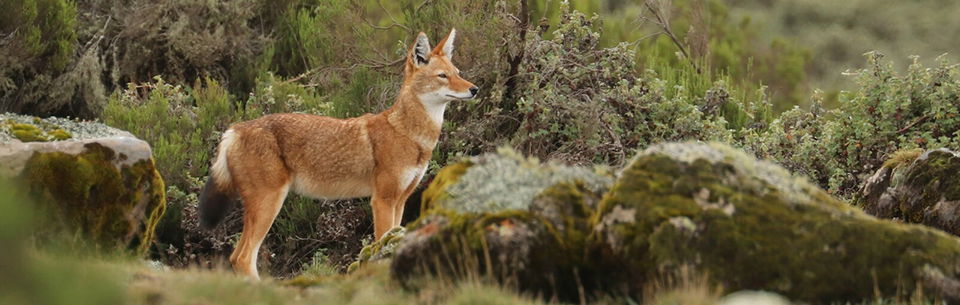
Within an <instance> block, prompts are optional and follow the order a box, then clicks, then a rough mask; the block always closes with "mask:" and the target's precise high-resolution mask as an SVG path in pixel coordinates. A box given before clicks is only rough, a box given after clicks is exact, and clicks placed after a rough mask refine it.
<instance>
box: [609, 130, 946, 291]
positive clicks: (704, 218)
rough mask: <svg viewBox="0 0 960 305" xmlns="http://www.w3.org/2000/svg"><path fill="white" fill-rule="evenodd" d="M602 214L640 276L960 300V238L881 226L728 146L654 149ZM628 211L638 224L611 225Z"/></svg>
mask: <svg viewBox="0 0 960 305" xmlns="http://www.w3.org/2000/svg"><path fill="white" fill-rule="evenodd" d="M600 209H601V211H600V213H601V214H602V215H604V216H603V217H602V218H601V220H600V223H601V225H602V226H603V228H602V229H601V232H600V233H601V235H602V236H604V238H605V240H604V243H605V244H606V245H607V246H609V247H610V248H612V249H613V251H614V253H616V254H617V255H619V256H621V257H625V258H630V259H629V263H628V265H627V267H626V268H627V269H628V270H629V272H630V273H633V274H638V275H642V274H646V275H650V274H657V273H662V272H668V271H669V270H673V269H676V268H680V267H693V268H695V269H697V270H700V271H701V272H704V273H706V274H709V275H710V277H711V278H712V279H714V280H716V281H717V282H720V283H722V284H723V285H724V287H726V288H729V289H734V290H739V289H759V290H768V291H775V292H778V293H781V294H783V295H784V296H787V297H789V298H791V299H795V300H801V301H808V302H815V303H829V302H836V301H858V300H862V299H867V298H871V297H874V296H876V293H877V292H879V293H880V294H881V295H884V296H894V295H896V293H897V292H898V291H913V290H914V289H916V287H918V286H919V287H923V288H924V289H927V290H928V291H927V293H928V295H938V296H942V297H947V298H957V297H960V296H958V295H956V294H957V292H956V291H944V290H941V289H938V288H936V287H943V286H944V285H947V286H949V284H950V283H956V282H957V276H958V274H960V240H958V239H957V238H955V237H953V236H949V235H947V234H943V233H942V232H939V231H937V230H931V229H928V228H926V227H922V226H916V225H904V224H899V223H894V222H890V221H884V220H879V219H876V218H874V217H871V216H869V215H866V214H865V213H863V212H862V211H860V210H859V209H857V208H855V207H852V206H849V205H847V204H845V203H843V202H840V201H839V200H837V199H835V198H833V197H831V196H830V195H829V194H827V193H826V192H824V191H823V190H821V189H819V188H818V187H816V186H814V185H812V184H811V183H809V182H807V181H806V180H804V179H801V178H797V177H795V176H793V175H791V174H790V173H788V172H787V171H786V170H784V169H782V168H780V167H779V166H776V165H773V164H771V163H767V162H764V161H757V160H755V159H753V158H752V157H749V156H747V155H745V154H744V153H742V152H740V151H737V150H735V149H733V148H730V147H728V146H725V145H722V144H695V143H685V144H678V143H672V144H663V145H657V146H654V147H652V148H649V149H647V150H646V151H644V152H643V153H641V154H640V155H638V156H637V157H636V158H634V159H633V162H631V164H630V165H629V166H627V167H626V168H625V169H624V170H623V172H622V173H621V176H620V178H619V179H618V181H617V183H616V185H615V186H614V187H613V189H612V190H611V191H610V192H609V193H608V194H607V195H606V196H605V197H604V201H603V202H602V203H601V208H600ZM618 210H619V211H628V214H634V215H635V216H634V217H632V219H628V218H624V217H619V216H611V215H614V214H613V213H615V212H616V211H618ZM610 217H613V218H615V219H616V220H611V219H610ZM647 277H649V276H647ZM641 282H642V281H641Z"/></svg>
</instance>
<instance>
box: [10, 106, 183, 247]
mask: <svg viewBox="0 0 960 305" xmlns="http://www.w3.org/2000/svg"><path fill="white" fill-rule="evenodd" d="M0 122H3V123H4V125H6V126H0V139H3V141H2V142H0V176H2V177H9V178H12V180H14V181H16V182H19V185H20V186H21V189H20V191H22V192H23V193H25V194H28V195H29V196H30V197H32V199H33V201H35V202H37V203H38V207H37V208H38V209H39V210H41V211H43V212H44V213H43V214H44V215H50V217H49V218H48V219H45V220H44V223H43V224H42V225H40V226H37V227H38V228H39V229H38V232H37V233H38V237H41V238H42V237H44V236H53V235H52V234H48V233H54V232H56V233H62V232H67V233H76V232H79V233H80V235H79V236H83V237H84V238H86V239H89V240H92V241H94V242H96V243H97V244H99V245H100V246H103V247H130V248H132V249H134V250H135V251H137V252H138V253H144V252H145V251H146V250H147V248H148V247H149V244H150V241H151V240H152V239H153V232H154V227H155V226H156V224H157V222H158V221H159V219H160V216H161V215H162V214H163V212H164V209H165V207H166V203H165V197H164V184H163V179H161V177H160V174H159V173H158V172H157V170H156V168H155V167H154V161H153V157H152V154H151V151H150V146H149V145H148V144H147V143H146V142H144V141H142V140H139V139H136V138H135V137H133V136H132V135H130V134H129V133H127V132H124V131H120V130H116V129H113V128H109V127H107V126H105V125H102V124H98V123H92V122H74V121H70V120H64V119H43V120H41V119H36V118H31V117H25V116H18V115H12V114H4V115H0ZM30 126H32V127H30ZM18 131H26V133H24V132H18ZM57 134H61V135H63V134H66V135H70V136H69V137H67V136H56V135H57ZM25 135H29V137H27V136H25ZM24 137H26V140H30V141H21V140H20V139H21V138H24Z"/></svg>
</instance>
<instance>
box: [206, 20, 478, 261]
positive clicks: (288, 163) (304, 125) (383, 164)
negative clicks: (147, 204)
mask: <svg viewBox="0 0 960 305" xmlns="http://www.w3.org/2000/svg"><path fill="white" fill-rule="evenodd" d="M421 34H422V33H421ZM448 38H449V36H448ZM446 40H447V38H444V40H443V41H441V43H440V44H438V45H437V47H436V48H435V49H433V51H432V52H431V55H430V61H429V63H428V64H426V65H421V66H418V65H417V64H416V63H415V62H414V61H413V59H412V56H408V58H407V62H406V64H405V67H404V82H403V86H402V87H401V89H400V94H399V96H398V98H397V100H396V103H395V104H394V105H393V106H392V107H391V108H389V109H387V110H385V111H383V112H381V113H378V114H367V115H364V116H361V117H357V118H350V119H335V118H330V117H322V116H315V115H308V114H273V115H267V116H264V117H262V118H259V119H256V120H251V121H246V122H241V123H237V124H235V125H233V126H231V127H230V130H232V131H233V132H234V133H235V139H234V141H233V143H228V145H223V146H222V148H221V152H220V153H221V154H226V155H225V157H226V159H225V160H226V162H225V163H226V167H227V171H221V172H226V173H227V174H229V177H217V179H216V180H215V181H218V183H220V181H228V182H225V183H221V185H218V186H217V187H218V188H219V189H221V190H222V191H224V192H230V193H234V194H236V195H238V196H239V197H240V199H241V200H242V201H243V205H244V216H243V233H242V235H241V238H240V242H239V243H238V244H237V247H236V249H235V250H234V252H233V254H232V255H231V256H230V261H231V263H232V264H233V266H234V269H235V270H237V271H238V272H240V273H243V274H246V275H248V276H250V277H252V278H259V277H258V275H257V270H256V254H257V251H258V249H259V246H260V243H261V242H262V241H263V239H264V237H265V236H266V234H267V231H269V229H270V226H271V225H272V224H273V221H274V218H275V217H276V215H277V213H278V212H279V211H280V206H281V205H282V203H283V198H285V197H286V195H287V193H288V190H293V191H295V192H298V193H301V194H304V195H308V196H312V197H318V198H352V197H366V196H372V200H371V205H372V207H373V222H374V237H375V238H376V239H379V238H380V237H381V236H382V235H383V234H384V233H386V232H387V231H388V230H389V229H390V228H392V227H395V226H398V225H399V224H400V219H401V216H402V215H403V204H404V202H405V201H406V199H407V197H409V196H410V194H411V193H412V192H413V190H414V188H415V187H416V185H417V184H418V183H419V182H420V179H421V178H422V171H420V172H419V173H417V172H416V171H414V170H416V169H420V168H425V166H426V165H427V163H428V162H429V160H430V157H431V155H432V154H433V149H434V147H435V146H436V143H437V139H438V138H439V137H440V124H438V122H437V121H435V120H434V119H432V118H431V117H430V114H428V111H427V109H426V107H427V106H425V104H424V102H423V101H422V100H421V99H420V96H421V94H424V93H427V92H433V91H435V90H438V89H440V88H444V87H446V88H449V89H450V90H452V91H455V92H458V93H461V92H468V91H469V90H470V88H474V85H473V84H472V83H470V82H468V81H466V80H464V79H463V78H461V77H460V76H459V70H457V68H456V67H454V66H453V64H452V63H451V62H450V59H449V56H447V54H444V52H443V49H442V47H443V46H444V42H445V41H446ZM412 54H413V50H411V55H412ZM440 72H443V73H446V75H447V76H448V77H447V78H446V79H442V78H440V77H438V76H437V75H438V74H439V73H440ZM441 111H442V108H441ZM214 173H217V172H216V171H214ZM410 173H417V174H416V175H415V176H410ZM408 176H410V177H408ZM408 178H412V179H411V180H410V181H409V182H407V181H402V182H401V181H400V180H401V179H408ZM401 183H403V184H405V185H401Z"/></svg>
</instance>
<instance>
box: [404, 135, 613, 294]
mask: <svg viewBox="0 0 960 305" xmlns="http://www.w3.org/2000/svg"><path fill="white" fill-rule="evenodd" d="M612 181H613V178H612V175H610V174H609V173H605V172H604V171H603V169H596V170H592V169H586V168H576V167H567V166H562V165H558V164H540V163H539V162H537V161H536V160H534V159H527V158H524V157H523V156H520V155H518V154H517V153H516V152H513V151H511V150H501V151H500V153H499V154H490V155H484V156H481V157H476V158H471V159H469V160H464V161H462V162H460V163H457V164H454V165H451V166H448V167H446V168H444V169H443V170H441V172H440V173H439V174H438V175H437V177H436V178H435V179H434V181H433V183H432V184H431V185H430V187H429V188H428V189H427V190H426V191H424V196H423V204H422V206H423V207H424V211H423V213H422V215H423V216H421V218H420V219H419V220H417V221H416V222H415V223H414V224H412V225H411V226H409V229H408V232H407V234H406V236H404V238H403V239H402V240H401V241H400V246H399V247H398V248H397V250H396V251H395V254H394V258H393V262H392V265H391V267H392V270H393V274H394V275H395V277H397V278H398V279H400V281H401V283H404V284H405V285H413V284H415V283H416V277H417V276H418V275H422V274H424V273H430V274H435V275H442V276H444V277H445V276H451V275H453V276H465V277H466V276H472V275H478V274H486V275H488V276H492V277H495V278H498V279H500V280H501V281H503V282H508V283H512V284H516V285H517V286H519V287H520V288H521V289H524V290H528V291H536V292H537V293H540V294H543V295H547V296H559V297H560V298H562V299H566V300H576V299H578V297H579V292H578V291H581V290H578V289H577V281H578V279H580V278H595V276H593V274H588V272H599V271H600V270H603V269H604V268H603V267H600V266H594V264H593V263H594V262H592V261H589V260H587V259H586V258H587V256H586V255H585V253H584V252H585V251H587V250H588V249H590V248H589V247H587V246H586V244H588V243H589V240H590V238H591V236H590V232H592V230H593V228H592V224H591V221H590V219H592V218H593V216H594V212H595V211H596V210H597V206H598V203H599V202H600V194H602V193H603V191H605V190H606V189H607V188H608V187H609V186H610V184H611V183H612ZM597 262H606V261H604V260H597ZM581 272H582V273H581ZM582 284H583V285H587V286H588V287H591V289H592V288H595V287H596V286H597V284H598V283H595V282H590V283H582Z"/></svg>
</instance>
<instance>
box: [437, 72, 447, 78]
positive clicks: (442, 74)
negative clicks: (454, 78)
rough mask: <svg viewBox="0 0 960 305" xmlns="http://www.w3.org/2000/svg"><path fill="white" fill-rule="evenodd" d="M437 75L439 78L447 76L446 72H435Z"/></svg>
mask: <svg viewBox="0 0 960 305" xmlns="http://www.w3.org/2000/svg"><path fill="white" fill-rule="evenodd" d="M437 77H439V78H447V74H446V73H440V74H437Z"/></svg>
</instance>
